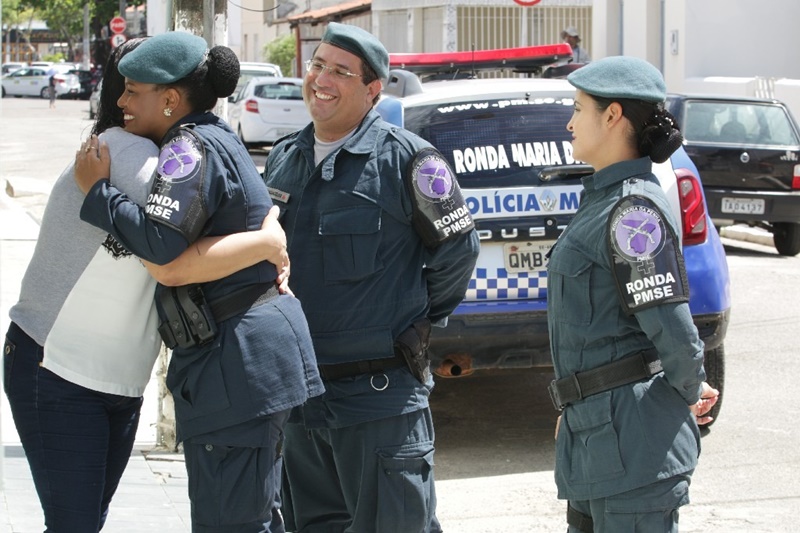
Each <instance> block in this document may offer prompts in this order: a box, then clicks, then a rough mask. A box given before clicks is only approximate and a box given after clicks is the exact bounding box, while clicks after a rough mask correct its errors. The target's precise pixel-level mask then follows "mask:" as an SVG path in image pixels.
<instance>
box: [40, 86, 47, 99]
mask: <svg viewBox="0 0 800 533" xmlns="http://www.w3.org/2000/svg"><path fill="white" fill-rule="evenodd" d="M39 95H40V96H41V97H42V98H44V99H45V100H48V99H50V87H44V88H42V92H41V93H40V94H39Z"/></svg>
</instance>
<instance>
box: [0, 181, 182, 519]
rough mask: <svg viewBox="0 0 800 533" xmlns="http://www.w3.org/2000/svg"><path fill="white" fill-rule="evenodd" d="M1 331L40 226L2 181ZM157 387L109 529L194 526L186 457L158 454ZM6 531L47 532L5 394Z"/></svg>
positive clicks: (1, 397)
mask: <svg viewBox="0 0 800 533" xmlns="http://www.w3.org/2000/svg"><path fill="white" fill-rule="evenodd" d="M0 185H2V186H3V187H2V188H0V329H2V332H3V335H5V331H6V330H7V329H8V323H9V319H8V310H9V308H10V307H11V305H13V303H14V302H16V301H17V297H18V295H19V282H20V280H21V279H22V275H23V274H24V272H25V268H26V267H27V264H28V262H29V261H30V258H31V255H32V254H33V249H34V246H35V244H36V238H37V236H38V234H39V226H38V224H37V223H36V221H34V219H33V218H31V217H30V216H29V215H28V214H27V213H26V212H25V210H24V209H23V208H22V207H19V206H18V205H16V204H15V202H14V201H13V200H12V199H11V198H9V197H8V196H7V195H6V192H5V190H4V186H5V183H0ZM156 417H157V408H156V387H155V382H154V381H151V385H150V386H148V389H147V391H146V392H145V404H144V407H143V409H142V420H141V423H140V425H139V431H138V432H137V435H136V446H135V448H134V451H133V454H132V455H131V460H130V462H129V463H128V468H127V469H126V471H125V474H124V475H123V477H122V482H121V483H120V486H119V489H118V490H117V494H116V496H115V497H114V500H113V501H112V503H111V510H110V512H109V518H108V522H107V523H106V526H105V528H104V529H103V531H108V532H110V533H117V532H120V533H142V532H147V531H153V532H156V531H157V532H159V533H187V532H189V531H190V530H191V528H190V518H189V516H190V513H189V497H188V495H187V485H186V468H185V466H184V462H183V455H182V454H175V453H168V452H159V451H157V450H155V440H156V439H155V427H154V423H155V421H156ZM0 439H1V442H2V446H0V450H2V452H3V453H0V489H1V490H0V494H1V496H0V533H41V532H42V531H43V530H44V519H43V517H42V511H41V507H40V506H39V500H38V498H37V496H36V491H35V489H34V486H33V480H32V479H31V475H30V470H29V468H28V463H27V461H26V459H25V455H24V453H23V450H22V447H21V446H20V444H19V437H18V436H17V433H16V430H15V428H14V423H13V420H12V417H11V412H10V410H9V407H8V402H7V401H6V398H5V394H0Z"/></svg>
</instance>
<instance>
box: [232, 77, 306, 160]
mask: <svg viewBox="0 0 800 533" xmlns="http://www.w3.org/2000/svg"><path fill="white" fill-rule="evenodd" d="M228 117H229V123H230V125H231V128H233V131H235V132H236V134H237V135H238V136H239V138H240V139H241V140H242V142H243V143H244V145H245V146H247V147H248V148H251V147H253V146H257V145H272V144H274V143H275V141H277V140H278V139H280V138H281V137H283V136H285V135H288V134H290V133H292V132H294V131H297V130H299V129H302V128H304V127H305V126H306V124H308V123H309V122H311V115H309V114H308V110H307V109H306V105H305V102H303V80H302V78H272V77H259V78H253V79H251V80H250V81H249V82H248V83H247V85H245V86H244V88H243V89H242V90H241V92H240V93H239V94H238V96H237V98H236V100H235V101H234V102H233V103H232V104H231V106H230V109H229V110H228Z"/></svg>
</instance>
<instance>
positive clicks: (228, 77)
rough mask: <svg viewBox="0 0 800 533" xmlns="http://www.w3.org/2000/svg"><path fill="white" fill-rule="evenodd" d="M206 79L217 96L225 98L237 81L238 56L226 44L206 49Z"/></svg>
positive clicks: (230, 93) (233, 89)
mask: <svg viewBox="0 0 800 533" xmlns="http://www.w3.org/2000/svg"><path fill="white" fill-rule="evenodd" d="M208 81H209V82H210V83H211V86H212V87H213V88H214V93H215V94H216V96H217V97H218V98H226V97H228V96H230V95H232V94H233V91H235V90H236V84H237V83H238V82H239V58H237V57H236V54H234V53H233V50H231V49H230V48H228V47H227V46H215V47H213V48H212V49H211V50H209V51H208Z"/></svg>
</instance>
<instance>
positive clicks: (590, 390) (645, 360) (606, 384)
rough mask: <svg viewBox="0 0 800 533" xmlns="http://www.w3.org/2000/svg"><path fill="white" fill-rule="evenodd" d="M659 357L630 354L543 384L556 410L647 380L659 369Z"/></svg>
mask: <svg viewBox="0 0 800 533" xmlns="http://www.w3.org/2000/svg"><path fill="white" fill-rule="evenodd" d="M661 370H662V368H661V360H660V359H657V358H655V357H654V356H653V355H650V354H649V353H647V352H640V353H637V354H634V355H630V356H628V357H625V358H623V359H620V360H618V361H614V362H613V363H608V364H607V365H603V366H601V367H598V368H594V369H592V370H587V371H586V372H577V373H575V374H572V375H570V376H567V377H565V378H561V379H557V380H556V379H554V380H553V381H552V382H551V383H550V385H549V386H548V387H547V390H548V392H549V393H550V399H551V400H553V405H554V406H555V408H556V410H557V411H561V410H562V409H564V407H566V406H567V405H569V404H571V403H573V402H577V401H578V400H582V399H584V398H587V397H589V396H592V395H593V394H599V393H601V392H605V391H607V390H611V389H615V388H617V387H621V386H623V385H627V384H629V383H634V382H636V381H641V380H643V379H649V378H650V377H652V376H654V375H655V374H658V373H659V372H661Z"/></svg>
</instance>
